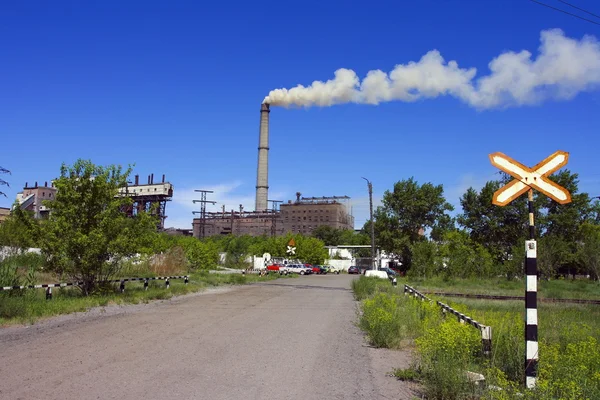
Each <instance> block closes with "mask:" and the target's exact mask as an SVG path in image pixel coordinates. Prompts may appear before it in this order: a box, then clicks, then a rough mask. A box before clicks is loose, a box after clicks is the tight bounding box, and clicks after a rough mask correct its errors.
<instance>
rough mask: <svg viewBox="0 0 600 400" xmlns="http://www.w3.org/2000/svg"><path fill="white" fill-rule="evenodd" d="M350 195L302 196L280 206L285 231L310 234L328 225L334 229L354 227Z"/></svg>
mask: <svg viewBox="0 0 600 400" xmlns="http://www.w3.org/2000/svg"><path fill="white" fill-rule="evenodd" d="M340 200H350V198H349V197H348V196H333V197H302V198H300V196H299V194H298V196H297V199H296V201H295V202H292V201H291V200H290V201H288V203H287V204H282V205H281V206H280V210H281V211H280V212H281V220H282V223H283V228H284V231H285V232H292V233H301V234H303V235H310V234H311V233H312V231H313V230H315V228H317V227H319V226H321V225H326V226H329V227H331V228H334V229H354V217H353V216H352V215H350V213H349V212H348V207H347V205H346V204H344V203H342V202H340Z"/></svg>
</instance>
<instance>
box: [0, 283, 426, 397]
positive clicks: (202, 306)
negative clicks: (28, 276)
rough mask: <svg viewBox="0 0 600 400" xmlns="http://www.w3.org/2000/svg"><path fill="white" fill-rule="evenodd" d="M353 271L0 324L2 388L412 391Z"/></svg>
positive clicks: (92, 392)
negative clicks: (367, 312)
mask: <svg viewBox="0 0 600 400" xmlns="http://www.w3.org/2000/svg"><path fill="white" fill-rule="evenodd" d="M352 279H354V278H353V277H351V276H348V275H324V276H307V277H300V278H297V279H281V280H275V281H269V282H264V283H257V284H252V285H245V286H237V287H229V288H218V289H211V290H207V291H205V292H201V293H199V294H192V295H187V296H181V297H177V298H174V299H171V300H165V301H157V302H153V303H150V304H143V305H133V306H112V307H103V308H97V309H94V310H91V311H89V312H87V313H78V314H73V315H68V316H61V317H58V318H54V319H51V320H47V321H44V322H40V323H38V324H35V325H32V326H26V327H23V326H19V327H8V328H3V329H0V348H1V349H2V350H1V351H2V363H0V377H2V378H1V380H0V398H1V399H5V398H6V399H45V400H49V399H80V398H86V399H117V398H118V399H142V398H143V399H211V400H218V399H411V398H414V396H415V394H414V393H413V392H412V391H411V387H410V385H407V384H406V383H403V382H400V381H397V380H396V379H394V378H393V377H390V376H389V373H390V372H391V371H392V369H393V368H398V367H407V366H408V365H409V362H410V355H409V354H408V353H407V352H401V351H391V350H385V349H374V348H371V347H369V346H368V345H367V343H366V342H365V340H364V338H363V334H362V333H361V331H360V330H359V329H358V328H357V327H356V326H355V325H354V323H355V321H356V310H357V308H356V302H355V301H354V300H353V297H352V292H351V290H350V283H351V281H352Z"/></svg>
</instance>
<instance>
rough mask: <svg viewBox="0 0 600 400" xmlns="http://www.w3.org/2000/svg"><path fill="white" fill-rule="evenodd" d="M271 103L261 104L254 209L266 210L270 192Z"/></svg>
mask: <svg viewBox="0 0 600 400" xmlns="http://www.w3.org/2000/svg"><path fill="white" fill-rule="evenodd" d="M270 112H271V110H269V105H268V104H266V103H263V104H261V106H260V130H259V135H258V168H257V173H256V203H255V206H254V211H266V210H267V207H268V204H267V196H268V192H269V113H270Z"/></svg>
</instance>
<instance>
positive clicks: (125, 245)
mask: <svg viewBox="0 0 600 400" xmlns="http://www.w3.org/2000/svg"><path fill="white" fill-rule="evenodd" d="M130 172H131V169H127V170H126V171H123V169H122V168H121V167H120V166H119V167H118V166H114V165H111V166H108V167H102V166H97V165H94V164H93V163H92V162H91V161H87V160H78V161H77V162H75V164H73V165H72V166H67V165H65V164H63V165H62V167H61V171H60V177H59V178H58V179H57V180H56V181H55V182H54V183H55V187H56V189H57V193H56V198H55V199H54V201H47V202H45V205H46V206H48V207H49V208H50V216H49V218H48V220H47V221H46V222H45V225H44V230H45V232H46V234H45V235H44V239H43V240H42V246H41V247H42V251H43V253H44V254H45V255H46V256H47V257H48V259H49V262H50V265H51V267H52V268H53V269H54V270H55V271H57V272H59V273H63V274H65V275H66V276H68V277H69V278H71V279H73V280H76V281H79V282H82V285H81V289H82V291H83V293H84V294H86V295H88V294H90V293H92V292H93V291H94V290H95V289H96V288H97V285H98V282H99V281H103V280H108V279H110V278H111V277H113V276H114V274H116V273H117V272H118V270H119V268H120V265H121V263H120V261H121V260H122V259H123V257H127V256H132V255H133V254H135V253H137V252H138V249H139V248H141V247H142V244H143V241H144V239H145V238H146V237H147V235H148V234H151V233H152V232H154V231H155V229H156V220H155V219H154V218H153V217H151V216H149V215H148V214H146V213H139V214H138V215H137V216H135V217H133V218H127V217H126V216H125V214H124V213H122V212H121V210H122V209H123V208H124V207H125V206H127V205H130V204H131V199H130V198H127V197H124V196H120V195H119V188H121V187H124V186H125V185H126V182H127V177H128V175H129V173H130Z"/></svg>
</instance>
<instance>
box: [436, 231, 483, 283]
mask: <svg viewBox="0 0 600 400" xmlns="http://www.w3.org/2000/svg"><path fill="white" fill-rule="evenodd" d="M439 254H440V256H441V258H442V260H443V274H444V276H445V277H447V278H449V277H458V278H473V277H490V276H492V275H493V274H494V268H493V262H492V257H491V256H490V254H489V253H488V251H487V250H486V249H485V248H484V247H483V246H482V245H480V244H478V243H475V242H473V241H472V240H471V239H470V238H469V236H468V234H467V233H465V232H461V231H453V232H447V233H446V234H445V235H444V240H443V243H442V245H441V246H440V249H439Z"/></svg>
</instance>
